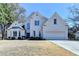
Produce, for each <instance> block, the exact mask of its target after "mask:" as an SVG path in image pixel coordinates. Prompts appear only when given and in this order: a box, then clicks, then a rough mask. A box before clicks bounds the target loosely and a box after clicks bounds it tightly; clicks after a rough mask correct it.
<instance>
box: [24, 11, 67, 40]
mask: <svg viewBox="0 0 79 59" xmlns="http://www.w3.org/2000/svg"><path fill="white" fill-rule="evenodd" d="M25 29H26V33H27V34H26V36H27V37H41V38H45V39H68V25H67V23H66V22H65V20H63V19H62V18H61V17H60V16H59V15H58V14H57V13H54V15H53V16H52V17H51V18H50V19H47V18H46V17H44V16H42V15H41V14H40V13H39V12H33V13H32V14H31V15H30V16H29V17H28V18H27V20H26V23H25Z"/></svg>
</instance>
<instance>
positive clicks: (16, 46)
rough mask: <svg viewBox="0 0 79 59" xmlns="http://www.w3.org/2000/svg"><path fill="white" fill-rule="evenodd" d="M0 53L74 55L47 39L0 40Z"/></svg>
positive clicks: (8, 54)
mask: <svg viewBox="0 0 79 59" xmlns="http://www.w3.org/2000/svg"><path fill="white" fill-rule="evenodd" d="M0 55H4V56H74V55H75V54H73V53H71V52H70V51H67V50H65V49H63V48H61V47H59V46H58V45H56V44H54V43H50V42H48V41H44V40H42V41H34V40H33V41H32V40H31V41H30V40H1V41H0Z"/></svg>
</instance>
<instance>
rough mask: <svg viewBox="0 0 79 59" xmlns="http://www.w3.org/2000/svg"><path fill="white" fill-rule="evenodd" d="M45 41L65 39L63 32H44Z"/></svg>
mask: <svg viewBox="0 0 79 59" xmlns="http://www.w3.org/2000/svg"><path fill="white" fill-rule="evenodd" d="M44 38H46V39H65V31H46V32H44Z"/></svg>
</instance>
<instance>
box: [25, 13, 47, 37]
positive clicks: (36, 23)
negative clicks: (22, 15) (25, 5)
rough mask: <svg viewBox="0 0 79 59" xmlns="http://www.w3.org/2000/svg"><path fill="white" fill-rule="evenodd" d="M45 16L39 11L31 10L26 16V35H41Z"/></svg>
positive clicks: (45, 19)
mask: <svg viewBox="0 0 79 59" xmlns="http://www.w3.org/2000/svg"><path fill="white" fill-rule="evenodd" d="M46 21H47V18H46V17H44V16H42V15H41V14H40V13H39V12H33V13H32V14H31V15H30V16H28V17H27V20H26V23H25V28H26V33H27V34H26V36H27V37H42V36H43V32H42V30H43V24H44V22H46Z"/></svg>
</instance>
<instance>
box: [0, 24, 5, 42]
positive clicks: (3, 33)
mask: <svg viewBox="0 0 79 59" xmlns="http://www.w3.org/2000/svg"><path fill="white" fill-rule="evenodd" d="M1 32H2V40H4V39H5V25H4V24H1Z"/></svg>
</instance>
